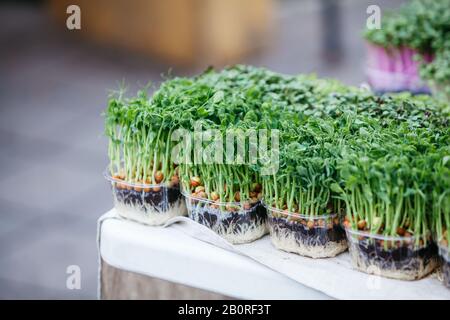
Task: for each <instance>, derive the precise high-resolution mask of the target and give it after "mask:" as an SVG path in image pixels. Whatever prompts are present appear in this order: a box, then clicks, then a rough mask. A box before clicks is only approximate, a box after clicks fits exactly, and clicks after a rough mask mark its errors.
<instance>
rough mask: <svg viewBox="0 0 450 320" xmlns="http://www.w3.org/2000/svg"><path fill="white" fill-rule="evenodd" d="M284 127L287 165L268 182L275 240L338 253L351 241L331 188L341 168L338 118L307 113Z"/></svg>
mask: <svg viewBox="0 0 450 320" xmlns="http://www.w3.org/2000/svg"><path fill="white" fill-rule="evenodd" d="M283 127H284V132H283V140H282V146H281V150H280V155H281V159H280V163H281V164H282V166H281V168H280V170H279V171H278V172H277V173H276V174H274V175H273V176H270V177H266V178H265V179H264V184H263V186H264V202H265V205H266V206H267V209H268V215H269V230H270V236H271V241H272V243H273V245H274V246H275V247H276V248H278V249H281V250H284V251H288V252H294V253H297V254H300V255H303V256H307V257H311V258H326V257H334V256H336V255H337V254H339V253H341V252H343V251H345V250H346V249H347V241H346V239H345V233H344V230H343V228H342V227H341V225H340V218H341V216H342V213H343V203H342V202H341V201H340V200H339V199H334V198H333V193H332V190H331V188H330V187H331V184H332V182H333V181H334V180H333V179H334V175H335V173H336V171H335V164H336V153H335V145H334V143H335V142H337V139H336V132H335V128H334V125H333V122H332V121H326V120H325V119H317V118H308V119H307V120H306V121H304V122H303V123H295V122H291V123H288V122H286V123H285V124H284V125H283ZM335 139H336V140H335Z"/></svg>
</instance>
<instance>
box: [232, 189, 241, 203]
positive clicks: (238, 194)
mask: <svg viewBox="0 0 450 320" xmlns="http://www.w3.org/2000/svg"><path fill="white" fill-rule="evenodd" d="M234 200H235V201H238V202H239V201H241V194H240V193H239V191H236V193H235V194H234Z"/></svg>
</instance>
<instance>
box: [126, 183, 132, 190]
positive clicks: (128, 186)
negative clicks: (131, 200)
mask: <svg viewBox="0 0 450 320" xmlns="http://www.w3.org/2000/svg"><path fill="white" fill-rule="evenodd" d="M125 188H126V189H127V190H132V189H133V187H132V186H131V185H129V184H127V185H126V187H125Z"/></svg>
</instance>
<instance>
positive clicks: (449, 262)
mask: <svg viewBox="0 0 450 320" xmlns="http://www.w3.org/2000/svg"><path fill="white" fill-rule="evenodd" d="M439 255H440V256H441V258H442V279H443V282H444V285H445V286H446V287H447V288H449V289H450V252H449V250H448V246H443V245H439Z"/></svg>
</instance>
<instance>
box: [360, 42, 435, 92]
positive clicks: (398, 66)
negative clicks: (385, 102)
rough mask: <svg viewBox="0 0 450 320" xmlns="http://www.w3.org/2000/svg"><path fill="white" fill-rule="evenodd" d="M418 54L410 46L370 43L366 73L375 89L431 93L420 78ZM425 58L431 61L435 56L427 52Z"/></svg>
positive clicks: (378, 90)
mask: <svg viewBox="0 0 450 320" xmlns="http://www.w3.org/2000/svg"><path fill="white" fill-rule="evenodd" d="M416 54H417V51H416V50H414V49H411V48H408V47H401V48H391V49H386V48H384V47H381V46H378V45H374V44H371V43H368V44H367V67H366V74H367V79H368V82H369V84H370V85H371V86H372V88H373V89H374V91H377V92H397V91H411V92H413V93H429V92H430V90H429V89H428V87H427V86H426V85H425V83H424V82H423V81H422V80H421V79H420V76H419V62H418V61H415V60H414V56H415V55H416ZM424 59H425V61H427V62H430V61H432V60H433V57H432V56H431V55H429V54H427V55H424Z"/></svg>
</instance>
